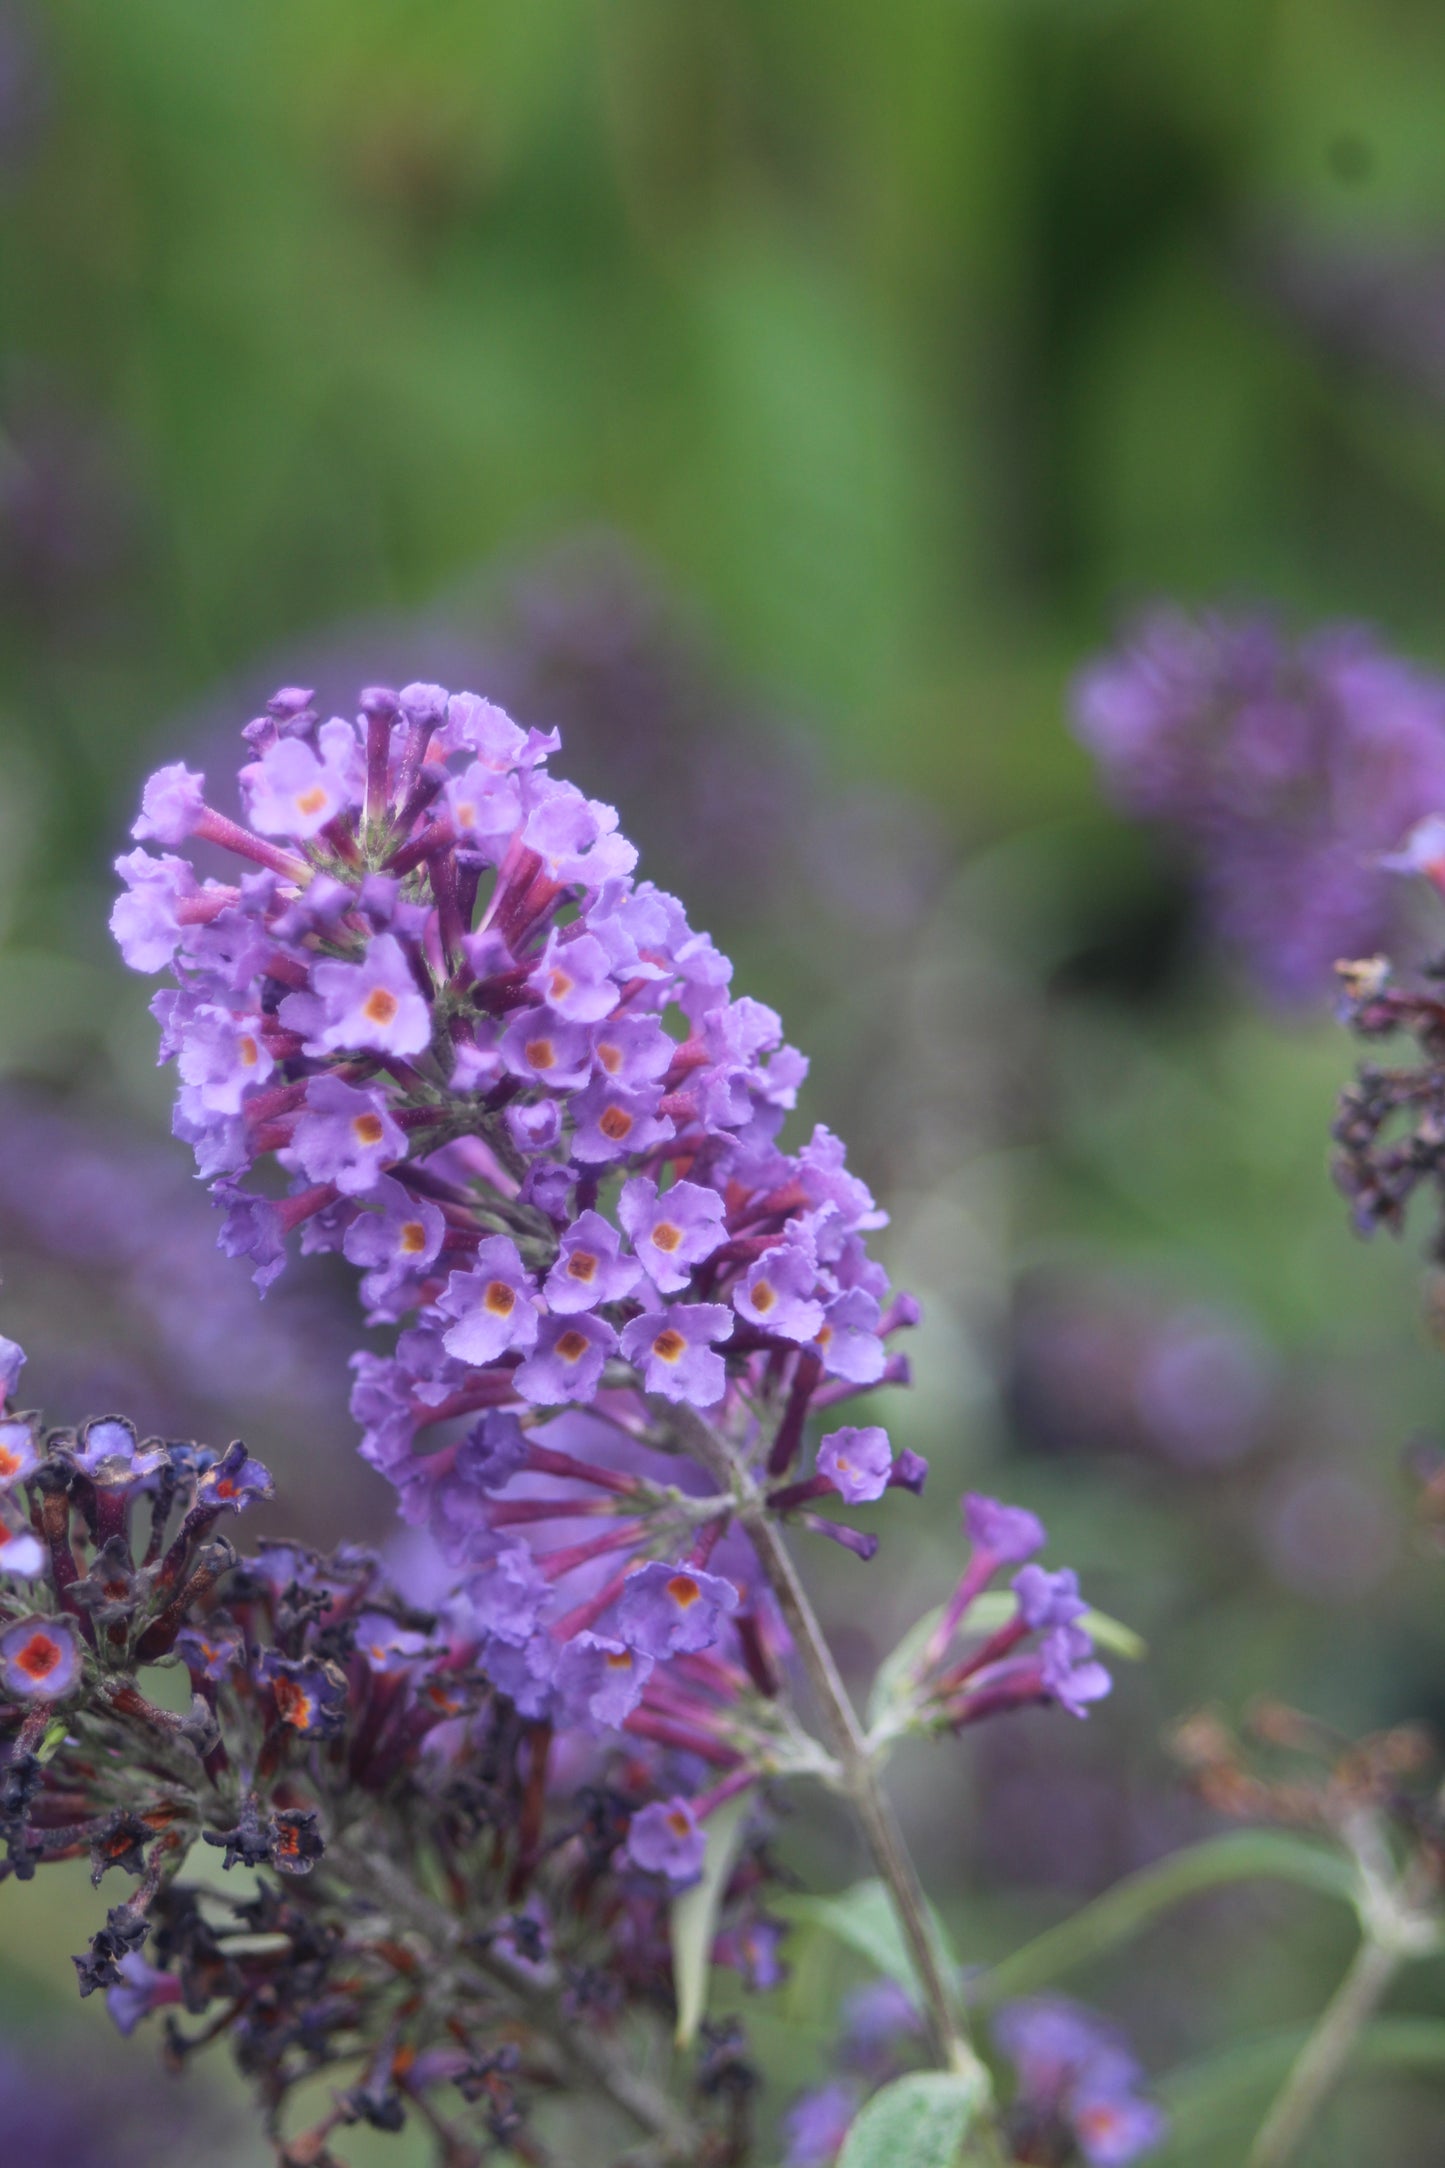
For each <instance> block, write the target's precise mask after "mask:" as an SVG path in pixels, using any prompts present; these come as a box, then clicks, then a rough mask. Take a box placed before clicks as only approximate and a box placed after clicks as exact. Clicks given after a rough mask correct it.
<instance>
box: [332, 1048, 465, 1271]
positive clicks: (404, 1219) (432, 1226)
mask: <svg viewBox="0 0 1445 2168" xmlns="http://www.w3.org/2000/svg"><path fill="white" fill-rule="evenodd" d="M346 1088H347V1087H346V1086H345V1085H343V1086H342V1089H343V1090H345V1089H346ZM312 1090H313V1091H314V1090H315V1084H314V1083H313V1085H312ZM393 1126H394V1125H393ZM403 1149H405V1147H404V1146H403ZM339 1186H340V1185H339V1184H338V1187H339ZM367 1202H368V1204H371V1205H374V1206H376V1207H377V1209H376V1210H375V1211H371V1212H363V1213H361V1214H359V1215H358V1217H357V1218H356V1219H354V1220H353V1221H352V1222H351V1224H350V1226H349V1227H348V1228H347V1230H346V1233H345V1235H344V1236H343V1237H342V1243H341V1247H342V1250H343V1252H344V1254H345V1255H346V1257H347V1258H349V1260H350V1261H351V1263H352V1264H353V1265H364V1266H365V1267H366V1269H367V1277H366V1279H365V1281H364V1282H363V1283H362V1285H363V1292H364V1293H365V1295H366V1299H367V1301H368V1302H371V1303H376V1302H379V1301H381V1300H383V1299H384V1298H385V1297H386V1296H387V1295H388V1294H390V1293H391V1292H392V1291H393V1290H394V1289H395V1288H397V1287H399V1286H402V1285H404V1284H405V1283H407V1282H408V1281H409V1280H410V1279H411V1278H412V1276H413V1275H414V1274H416V1273H420V1272H425V1270H426V1268H427V1266H428V1265H430V1264H431V1263H433V1261H434V1260H435V1259H436V1257H437V1256H438V1254H439V1252H440V1250H441V1246H442V1237H443V1236H444V1235H445V1233H446V1221H445V1219H444V1218H443V1217H442V1214H441V1212H440V1211H439V1209H438V1208H437V1206H436V1205H434V1204H432V1203H431V1202H430V1201H429V1199H427V1198H425V1197H414V1196H413V1195H412V1193H411V1191H410V1190H409V1189H405V1188H403V1186H402V1184H401V1183H400V1182H397V1181H394V1180H393V1179H392V1177H391V1176H390V1175H387V1174H383V1175H379V1176H378V1177H377V1179H376V1181H375V1183H374V1185H373V1187H372V1188H371V1189H370V1191H369V1192H368V1194H367Z"/></svg>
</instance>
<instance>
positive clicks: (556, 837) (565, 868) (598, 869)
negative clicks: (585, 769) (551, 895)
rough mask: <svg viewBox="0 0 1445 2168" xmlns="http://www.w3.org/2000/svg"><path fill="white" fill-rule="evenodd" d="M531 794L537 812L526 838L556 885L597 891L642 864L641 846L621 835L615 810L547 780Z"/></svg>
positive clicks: (524, 833)
mask: <svg viewBox="0 0 1445 2168" xmlns="http://www.w3.org/2000/svg"><path fill="white" fill-rule="evenodd" d="M531 788H532V793H533V802H532V808H531V811H530V812H529V813H528V815H527V822H526V826H525V827H524V828H523V830H522V838H523V841H524V842H525V843H526V844H527V845H528V847H529V848H530V849H531V850H534V851H536V852H537V854H538V855H539V857H540V858H541V860H542V863H543V866H544V867H545V868H546V871H547V874H548V875H549V877H550V878H551V879H552V880H554V881H566V882H572V881H576V882H579V883H580V884H581V885H582V886H583V887H584V888H588V889H598V888H600V887H601V886H602V884H603V883H604V882H605V881H610V880H615V879H618V878H619V877H620V876H621V875H623V874H627V873H630V872H631V871H632V869H633V867H634V866H635V865H636V864H637V850H636V846H635V845H634V844H631V843H629V842H628V841H627V838H626V837H625V836H622V835H619V834H618V833H617V814H616V811H615V809H614V808H613V807H612V806H610V805H603V804H601V803H600V801H599V800H597V799H595V798H584V797H583V796H582V793H581V792H580V791H579V790H577V789H575V788H574V787H573V785H572V784H570V783H557V782H553V781H552V780H551V779H546V780H545V781H544V782H543V783H542V784H541V785H537V784H533V785H532V786H531Z"/></svg>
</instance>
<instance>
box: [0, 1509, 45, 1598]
mask: <svg viewBox="0 0 1445 2168" xmlns="http://www.w3.org/2000/svg"><path fill="white" fill-rule="evenodd" d="M48 1557H49V1553H48V1552H47V1551H46V1548H45V1545H44V1544H43V1543H42V1542H41V1540H40V1538H39V1536H37V1535H36V1534H35V1533H34V1531H33V1530H32V1529H30V1528H28V1527H26V1525H25V1524H24V1522H23V1521H21V1520H20V1518H19V1517H18V1515H12V1514H11V1513H10V1512H9V1511H8V1510H7V1509H5V1508H4V1507H3V1506H0V1573H13V1574H14V1575H15V1577H16V1578H17V1580H22V1581H30V1580H33V1579H34V1578H35V1575H36V1574H37V1573H39V1572H40V1571H41V1570H42V1568H43V1567H44V1566H45V1565H46V1563H47V1561H48Z"/></svg>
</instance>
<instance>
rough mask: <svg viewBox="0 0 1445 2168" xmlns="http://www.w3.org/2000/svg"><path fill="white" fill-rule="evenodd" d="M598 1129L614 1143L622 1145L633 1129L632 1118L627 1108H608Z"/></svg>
mask: <svg viewBox="0 0 1445 2168" xmlns="http://www.w3.org/2000/svg"><path fill="white" fill-rule="evenodd" d="M597 1127H598V1128H599V1129H600V1130H601V1132H602V1134H603V1136H604V1137H608V1138H610V1139H611V1141H612V1143H614V1144H620V1143H621V1142H622V1140H623V1138H624V1137H625V1136H626V1135H627V1132H628V1130H629V1129H631V1127H632V1116H631V1115H630V1114H629V1113H628V1112H627V1110H626V1108H625V1107H608V1108H606V1109H605V1111H604V1112H603V1113H602V1114H601V1115H600V1116H599V1118H598V1122H597Z"/></svg>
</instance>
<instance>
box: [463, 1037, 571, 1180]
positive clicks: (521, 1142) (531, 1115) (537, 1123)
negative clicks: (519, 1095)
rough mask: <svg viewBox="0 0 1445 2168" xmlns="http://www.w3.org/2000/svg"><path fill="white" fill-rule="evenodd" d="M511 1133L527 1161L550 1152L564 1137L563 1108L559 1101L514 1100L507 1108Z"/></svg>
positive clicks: (480, 1080) (508, 1130) (479, 1079)
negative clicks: (535, 1155) (536, 1154)
mask: <svg viewBox="0 0 1445 2168" xmlns="http://www.w3.org/2000/svg"><path fill="white" fill-rule="evenodd" d="M483 1058H485V1057H483ZM482 1081H483V1080H482V1079H481V1078H480V1077H479V1078H478V1082H479V1083H481V1082H482ZM507 1132H508V1134H509V1136H510V1137H511V1139H512V1142H513V1144H515V1145H516V1147H517V1150H518V1151H519V1152H521V1153H522V1154H523V1156H524V1157H527V1158H530V1157H531V1155H532V1154H533V1153H534V1152H550V1151H551V1149H552V1147H553V1145H554V1144H555V1143H556V1142H557V1139H558V1138H559V1137H560V1136H561V1134H562V1109H561V1106H560V1105H559V1104H558V1102H557V1101H556V1100H555V1099H536V1100H530V1101H529V1100H526V1099H514V1100H513V1101H512V1103H511V1105H510V1106H509V1107H508V1108H507Z"/></svg>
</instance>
